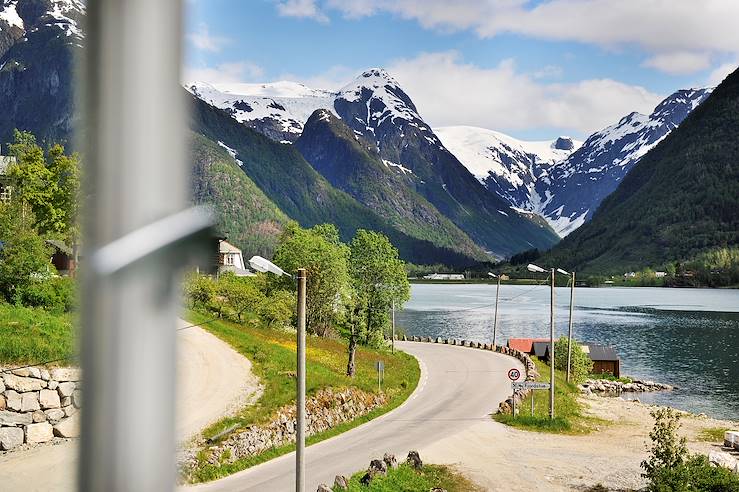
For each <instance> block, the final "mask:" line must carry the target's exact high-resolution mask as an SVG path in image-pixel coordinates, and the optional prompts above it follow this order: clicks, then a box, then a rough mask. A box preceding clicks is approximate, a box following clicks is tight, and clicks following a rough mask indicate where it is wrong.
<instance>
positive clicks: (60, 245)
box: [46, 239, 74, 256]
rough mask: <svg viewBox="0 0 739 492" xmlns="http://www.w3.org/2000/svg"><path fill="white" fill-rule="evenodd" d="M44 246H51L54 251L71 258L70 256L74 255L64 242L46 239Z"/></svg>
mask: <svg viewBox="0 0 739 492" xmlns="http://www.w3.org/2000/svg"><path fill="white" fill-rule="evenodd" d="M46 244H48V245H50V246H53V247H54V248H55V249H56V250H58V251H61V252H62V253H64V254H65V255H69V256H72V254H73V253H74V252H73V251H72V248H70V247H69V246H67V245H66V244H65V243H64V241H59V240H57V239H47V240H46Z"/></svg>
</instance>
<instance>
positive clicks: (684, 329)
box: [397, 284, 739, 420]
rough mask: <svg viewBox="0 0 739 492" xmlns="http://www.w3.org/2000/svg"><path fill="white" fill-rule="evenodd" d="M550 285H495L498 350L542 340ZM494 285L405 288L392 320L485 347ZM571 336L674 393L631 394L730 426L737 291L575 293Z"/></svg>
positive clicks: (563, 310) (561, 305) (558, 325)
mask: <svg viewBox="0 0 739 492" xmlns="http://www.w3.org/2000/svg"><path fill="white" fill-rule="evenodd" d="M549 296H550V291H549V287H547V286H544V285H539V286H519V285H502V286H501V289H500V303H499V308H498V336H497V342H498V344H505V342H506V340H507V339H508V338H511V337H537V338H545V337H549ZM569 296H570V290H569V288H564V287H562V288H557V289H556V290H555V306H556V316H555V330H556V336H559V335H565V334H566V333H567V323H568V319H569V312H568V309H569V299H570V297H569ZM494 302H495V285H483V284H413V285H412V286H411V300H410V301H409V302H408V303H407V304H406V305H405V309H404V310H403V311H401V312H399V313H398V315H397V320H398V325H399V326H400V327H401V328H402V329H403V330H405V332H406V333H407V334H408V335H416V336H432V337H437V336H439V337H444V338H447V337H449V338H459V339H469V340H475V341H480V342H491V341H492V336H493V335H492V325H493V305H494ZM573 326H574V335H575V338H576V339H578V340H580V341H589V342H594V343H601V344H605V345H612V346H613V347H615V348H616V350H617V351H618V353H619V355H620V356H621V375H629V376H633V377H636V378H640V379H642V378H643V379H651V380H655V381H659V382H663V383H669V384H672V385H675V386H677V389H676V390H674V391H670V392H658V393H647V394H640V395H635V396H638V398H639V399H640V400H641V401H643V402H648V403H655V404H659V405H669V406H672V407H675V408H679V409H682V410H687V411H690V412H694V413H706V414H708V415H710V416H712V417H717V418H725V419H732V420H739V290H717V289H667V288H618V287H611V288H578V289H576V291H575V310H574V324H573Z"/></svg>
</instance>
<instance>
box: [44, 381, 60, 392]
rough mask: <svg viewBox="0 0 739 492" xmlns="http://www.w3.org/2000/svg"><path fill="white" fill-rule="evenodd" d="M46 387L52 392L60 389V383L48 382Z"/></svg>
mask: <svg viewBox="0 0 739 492" xmlns="http://www.w3.org/2000/svg"><path fill="white" fill-rule="evenodd" d="M46 387H47V388H48V389H50V390H53V389H57V388H58V387H59V381H54V380H53V379H52V380H51V381H48V382H47V383H46Z"/></svg>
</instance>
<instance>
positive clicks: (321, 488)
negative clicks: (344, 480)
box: [316, 483, 331, 492]
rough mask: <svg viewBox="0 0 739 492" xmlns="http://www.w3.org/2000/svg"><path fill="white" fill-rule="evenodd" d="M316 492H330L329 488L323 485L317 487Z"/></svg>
mask: <svg viewBox="0 0 739 492" xmlns="http://www.w3.org/2000/svg"><path fill="white" fill-rule="evenodd" d="M316 492H331V487H329V486H328V485H326V484H325V483H322V484H320V485H319V486H318V488H317V489H316Z"/></svg>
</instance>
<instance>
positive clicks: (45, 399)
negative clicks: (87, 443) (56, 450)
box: [0, 367, 81, 451]
mask: <svg viewBox="0 0 739 492" xmlns="http://www.w3.org/2000/svg"><path fill="white" fill-rule="evenodd" d="M79 380H80V372H79V369H76V368H68V367H67V368H63V367H60V368H55V369H42V368H38V367H26V368H23V369H15V370H7V369H6V370H3V369H2V368H0V451H9V450H11V449H13V448H15V447H18V446H20V445H21V444H24V443H27V444H37V443H42V442H47V441H51V440H52V439H53V438H54V437H79V414H78V413H77V410H79V408H80V402H81V400H80V390H79Z"/></svg>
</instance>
